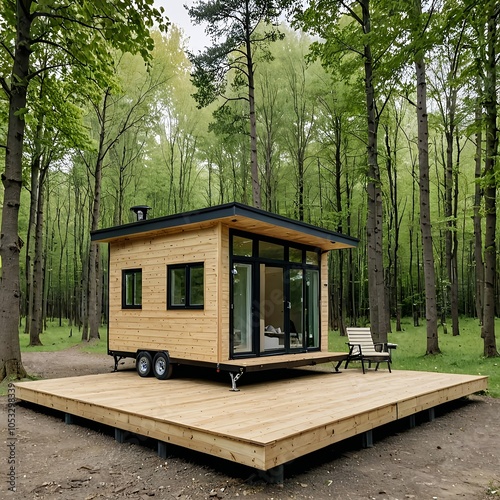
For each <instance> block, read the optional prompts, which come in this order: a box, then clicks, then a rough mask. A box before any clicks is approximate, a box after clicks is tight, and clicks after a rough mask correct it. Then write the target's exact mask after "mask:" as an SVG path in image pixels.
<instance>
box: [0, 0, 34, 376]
mask: <svg viewBox="0 0 500 500" xmlns="http://www.w3.org/2000/svg"><path fill="white" fill-rule="evenodd" d="M31 5H32V0H18V1H17V8H16V12H17V24H16V31H17V34H16V45H15V53H14V63H13V67H12V76H11V79H10V81H11V82H12V83H13V85H12V88H11V90H10V96H9V118H8V129H7V148H6V153H5V171H4V172H3V174H2V184H3V186H4V198H3V209H2V227H1V231H0V234H1V237H0V258H1V261H2V264H1V265H2V268H1V274H0V276H1V281H0V285H1V286H0V324H1V325H2V327H1V328H0V345H1V346H2V349H1V351H0V352H1V354H0V380H3V379H4V378H5V377H9V378H14V379H19V378H23V377H25V376H26V371H25V369H24V367H23V364H22V361H21V349H20V345H19V316H20V307H19V306H20V297H21V289H20V288H21V287H20V282H19V252H20V251H21V247H22V241H21V239H20V238H19V220H18V217H19V205H20V201H21V187H22V155H23V140H24V129H25V121H24V110H25V109H26V94H27V90H28V78H27V77H28V72H29V58H30V53H31V49H30V30H31V22H32V18H31V15H30V12H31ZM14 82H15V84H14Z"/></svg>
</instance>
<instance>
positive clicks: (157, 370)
mask: <svg viewBox="0 0 500 500" xmlns="http://www.w3.org/2000/svg"><path fill="white" fill-rule="evenodd" d="M172 370H173V366H172V364H171V363H170V358H169V356H168V353H166V352H157V353H156V354H155V357H154V360H153V373H154V376H155V377H156V378H157V379H158V380H166V379H168V378H170V377H171V376H172Z"/></svg>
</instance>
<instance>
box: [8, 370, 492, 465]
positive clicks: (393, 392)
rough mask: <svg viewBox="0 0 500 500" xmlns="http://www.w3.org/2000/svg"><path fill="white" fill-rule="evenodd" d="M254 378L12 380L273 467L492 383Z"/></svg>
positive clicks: (111, 418)
mask: <svg viewBox="0 0 500 500" xmlns="http://www.w3.org/2000/svg"><path fill="white" fill-rule="evenodd" d="M293 374H295V375H296V376H279V375H277V376H276V378H270V377H268V378H267V379H266V380H264V381H255V382H250V383H248V384H247V385H244V386H243V387H242V390H241V391H240V392H232V391H229V390H228V389H229V387H228V384H224V383H221V382H220V381H215V380H203V379H195V378H190V379H182V378H179V379H171V380H167V381H159V380H156V379H154V378H146V379H144V378H141V377H139V376H138V375H137V374H136V373H135V372H132V371H124V372H117V373H108V374H102V375H88V376H82V377H70V378H65V379H53V380H39V381H32V382H20V383H17V384H16V397H17V398H18V399H21V400H24V401H28V402H32V403H35V404H37V405H41V406H46V407H49V408H55V409H57V410H60V411H63V412H66V413H70V414H74V415H79V416H82V417H84V418H87V419H90V420H95V421H98V422H102V423H104V424H106V425H111V426H114V427H117V428H120V429H124V430H128V431H131V432H135V433H138V434H142V435H146V436H150V437H153V438H155V439H159V440H162V441H165V442H167V443H173V444H176V445H179V446H184V447H187V448H190V449H194V450H197V451H201V452H203V453H208V454H212V455H217V456H220V457H223V458H226V459H227V460H232V461H236V462H240V463H243V464H246V465H249V466H252V467H255V468H257V469H262V470H268V469H270V468H272V467H274V466H276V465H281V464H283V463H286V462H287V461H289V460H292V459H293V458H297V457H299V456H302V455H304V454H306V453H309V452H311V451H315V450H318V449H320V448H322V447H325V446H328V445H330V444H334V443H336V442H338V441H341V440H343V439H346V438H348V437H351V436H353V435H356V434H360V433H362V432H365V431H367V430H371V429H373V428H376V427H378V426H380V425H383V424H385V423H388V422H391V421H394V420H397V419H399V418H404V417H407V416H409V415H412V414H414V413H417V412H419V411H422V410H425V409H428V408H432V407H433V406H436V405H438V404H441V403H443V402H446V401H450V400H453V399H457V398H460V397H462V396H466V395H468V394H472V393H474V392H478V391H481V390H484V389H486V387H487V377H481V376H471V375H450V374H440V373H426V372H412V371H393V373H389V372H388V371H386V370H379V371H377V372H375V371H374V370H368V371H367V373H366V375H363V374H362V373H361V371H360V370H359V369H349V370H344V371H343V372H342V373H340V374H333V373H331V372H330V373H328V372H324V371H322V370H321V369H319V370H318V369H300V370H293Z"/></svg>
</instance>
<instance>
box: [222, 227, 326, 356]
mask: <svg viewBox="0 0 500 500" xmlns="http://www.w3.org/2000/svg"><path fill="white" fill-rule="evenodd" d="M231 249H232V250H231V306H230V310H231V318H230V325H231V335H232V337H231V342H230V346H231V356H235V357H243V356H248V357H249V356H263V355H273V354H281V353H286V352H300V351H305V350H309V349H319V348H320V286H319V285H320V283H319V254H318V253H317V252H314V251H312V250H310V249H308V248H299V247H291V246H287V244H286V243H279V242H277V241H275V240H273V241H267V240H265V241H263V240H262V239H260V238H259V237H258V236H256V235H247V234H244V235H241V236H240V235H239V234H235V235H233V236H232V239H231Z"/></svg>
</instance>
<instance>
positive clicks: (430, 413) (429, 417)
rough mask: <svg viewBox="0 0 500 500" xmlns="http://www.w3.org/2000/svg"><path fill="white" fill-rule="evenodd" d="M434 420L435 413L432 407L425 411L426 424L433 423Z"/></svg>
mask: <svg viewBox="0 0 500 500" xmlns="http://www.w3.org/2000/svg"><path fill="white" fill-rule="evenodd" d="M435 418H436V411H435V408H434V407H432V408H429V409H428V410H427V421H428V422H433V421H434V420H435Z"/></svg>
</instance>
